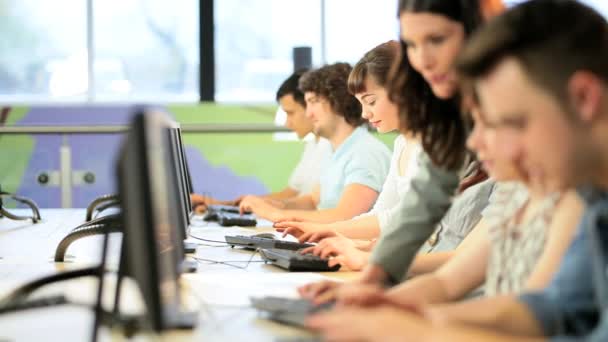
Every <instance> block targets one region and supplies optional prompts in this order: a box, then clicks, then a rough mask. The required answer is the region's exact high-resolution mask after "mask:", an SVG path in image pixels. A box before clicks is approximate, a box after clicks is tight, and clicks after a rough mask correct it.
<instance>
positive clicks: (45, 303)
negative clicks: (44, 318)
mask: <svg viewBox="0 0 608 342" xmlns="http://www.w3.org/2000/svg"><path fill="white" fill-rule="evenodd" d="M65 304H70V303H69V302H68V300H67V298H66V297H65V296H64V295H58V296H50V297H45V298H37V299H32V300H27V301H23V302H11V303H9V304H7V305H2V306H0V314H5V313H11V312H15V311H22V310H31V309H39V308H44V307H49V306H59V305H65Z"/></svg>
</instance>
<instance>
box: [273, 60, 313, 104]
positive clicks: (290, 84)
mask: <svg viewBox="0 0 608 342" xmlns="http://www.w3.org/2000/svg"><path fill="white" fill-rule="evenodd" d="M305 72H306V69H301V70H298V71H296V72H294V73H293V74H291V76H289V77H288V78H287V79H286V80H285V81H283V83H282V84H281V86H280V87H279V90H277V96H276V98H277V102H279V100H280V99H281V98H282V97H283V96H287V95H291V96H293V100H294V101H296V102H297V103H299V104H300V105H302V107H304V108H306V101H304V93H302V91H301V90H300V88H298V82H299V81H300V77H302V75H303V74H304V73H305Z"/></svg>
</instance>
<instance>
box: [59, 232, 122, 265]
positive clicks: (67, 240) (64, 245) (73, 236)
mask: <svg viewBox="0 0 608 342" xmlns="http://www.w3.org/2000/svg"><path fill="white" fill-rule="evenodd" d="M120 232H122V225H120V224H117V223H108V224H89V225H82V226H78V227H76V228H74V229H73V230H72V231H71V232H70V233H69V234H68V235H66V236H65V237H64V238H63V239H61V241H60V242H59V244H58V245H57V248H56V249H55V262H64V261H65V252H66V251H67V249H68V247H69V246H70V245H71V244H72V242H74V241H76V240H80V239H82V238H84V237H87V236H92V235H101V234H106V233H108V234H109V233H120Z"/></svg>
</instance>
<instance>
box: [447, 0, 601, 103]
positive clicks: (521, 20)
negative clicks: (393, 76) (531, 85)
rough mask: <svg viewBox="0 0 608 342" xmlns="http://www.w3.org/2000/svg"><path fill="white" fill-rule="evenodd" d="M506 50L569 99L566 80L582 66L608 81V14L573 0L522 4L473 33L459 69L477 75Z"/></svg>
mask: <svg viewBox="0 0 608 342" xmlns="http://www.w3.org/2000/svg"><path fill="white" fill-rule="evenodd" d="M507 56H511V57H515V58H516V59H517V60H518V61H519V62H520V63H521V65H522V66H523V68H524V69H525V71H526V74H527V75H528V76H529V77H530V79H531V80H533V81H534V82H535V83H536V84H538V85H540V86H542V87H543V88H546V89H548V90H549V92H550V93H551V94H552V95H553V96H554V97H555V98H556V99H558V100H559V101H565V99H567V96H566V90H567V89H566V84H567V83H568V80H569V78H570V77H571V76H572V74H573V73H575V72H576V71H578V70H587V71H590V72H593V73H594V74H596V75H597V76H598V77H600V78H602V79H603V80H604V81H608V63H607V61H608V25H607V23H606V19H604V17H602V16H601V15H600V14H599V13H597V12H596V11H594V10H593V9H591V8H590V7H588V6H585V5H583V4H581V3H579V2H577V1H573V0H532V1H529V2H526V3H523V4H520V5H518V6H516V7H514V8H513V9H511V10H510V11H508V12H506V13H505V14H503V15H502V16H499V17H497V18H496V19H495V20H493V21H491V22H490V23H488V25H487V26H486V27H484V28H483V29H481V30H480V31H479V32H478V33H477V34H475V35H474V36H473V38H472V39H471V41H470V43H469V45H468V46H467V47H466V48H465V49H464V50H463V52H462V54H461V56H460V58H459V60H458V63H457V69H458V71H459V72H460V73H461V74H462V76H463V77H465V78H469V79H475V78H478V77H482V76H483V75H485V74H487V73H488V72H490V70H491V69H492V68H493V67H494V66H495V65H496V64H498V63H499V62H500V61H501V60H502V59H503V58H505V57H507ZM465 83H466V82H465Z"/></svg>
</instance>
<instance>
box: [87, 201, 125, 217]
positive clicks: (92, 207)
mask: <svg viewBox="0 0 608 342" xmlns="http://www.w3.org/2000/svg"><path fill="white" fill-rule="evenodd" d="M117 201H120V198H119V197H118V195H117V194H109V195H103V196H100V197H97V198H96V199H94V200H93V201H92V202H91V204H89V206H88V207H87V214H86V218H85V220H86V221H91V219H92V218H93V212H94V211H95V208H96V207H97V206H98V205H99V204H102V203H104V202H117Z"/></svg>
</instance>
